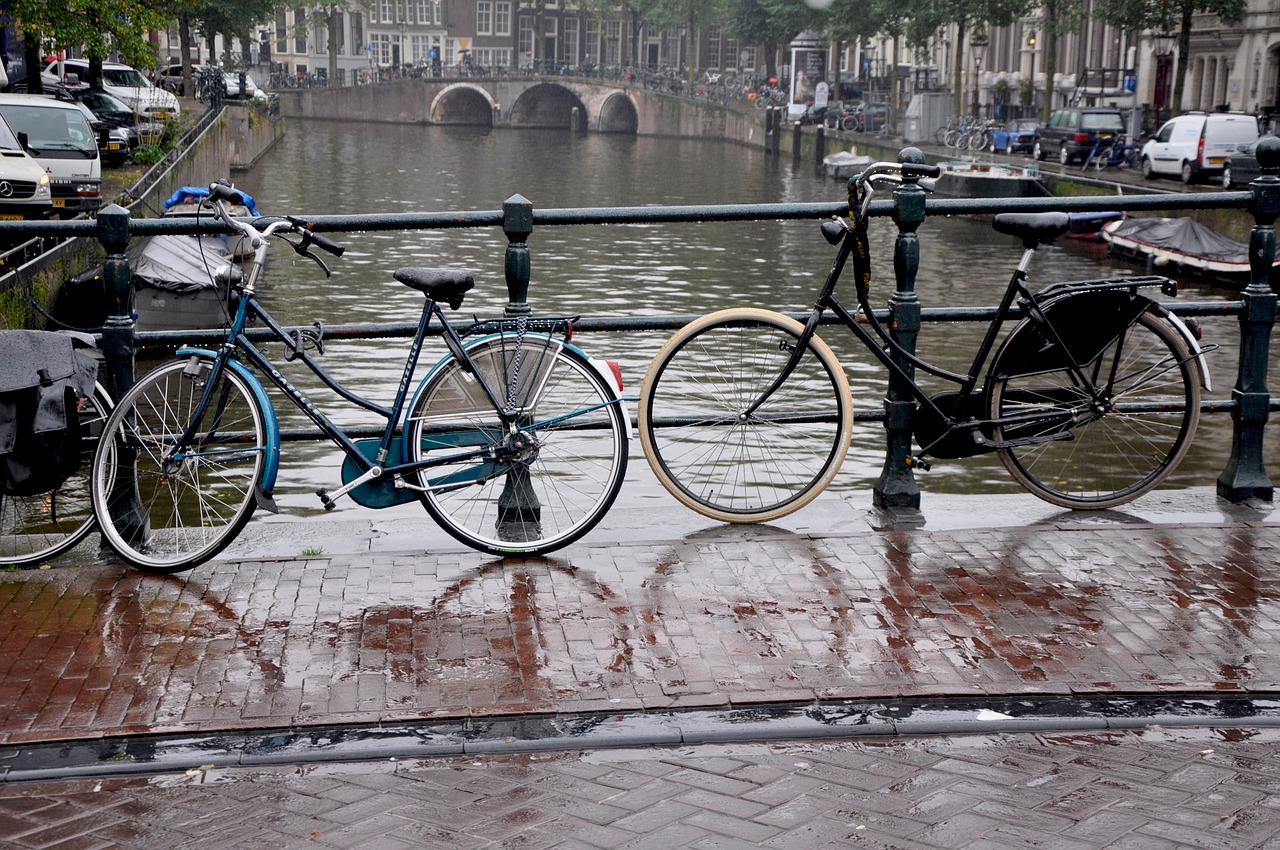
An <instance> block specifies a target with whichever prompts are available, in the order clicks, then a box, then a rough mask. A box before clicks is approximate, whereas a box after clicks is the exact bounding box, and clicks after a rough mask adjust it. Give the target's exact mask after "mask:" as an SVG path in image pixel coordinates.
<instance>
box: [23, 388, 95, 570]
mask: <svg viewBox="0 0 1280 850" xmlns="http://www.w3.org/2000/svg"><path fill="white" fill-rule="evenodd" d="M110 414H111V396H110V395H108V394H107V391H106V390H105V389H103V387H102V385H101V384H97V385H95V386H94V388H93V395H92V396H87V397H85V398H82V399H80V400H79V402H78V404H77V405H76V415H77V416H78V417H79V420H80V436H81V441H80V468H79V469H77V470H76V471H75V472H73V473H72V474H71V476H70V477H69V478H67V480H66V481H63V482H62V483H61V484H59V485H58V486H57V487H56V488H54V489H53V490H50V491H49V492H47V493H40V494H37V495H35V496H0V564H5V565H8V566H21V565H26V564H38V563H40V562H41V561H47V560H50V559H51V558H56V557H57V556H59V555H61V554H62V553H63V552H67V551H70V550H71V549H73V548H75V547H76V546H77V545H79V543H80V541H81V540H84V538H85V537H87V536H88V534H89V532H90V531H92V530H93V525H94V522H93V499H92V497H91V496H90V492H89V472H90V469H92V466H93V454H94V451H95V450H96V449H97V447H98V440H99V439H100V438H101V437H102V429H103V426H104V424H105V423H106V419H107V417H108V416H109V415H110Z"/></svg>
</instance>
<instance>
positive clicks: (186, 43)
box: [178, 10, 196, 97]
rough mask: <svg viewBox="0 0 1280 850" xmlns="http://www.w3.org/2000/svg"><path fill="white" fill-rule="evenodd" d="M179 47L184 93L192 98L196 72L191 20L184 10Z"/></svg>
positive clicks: (179, 22) (180, 21)
mask: <svg viewBox="0 0 1280 850" xmlns="http://www.w3.org/2000/svg"><path fill="white" fill-rule="evenodd" d="M178 46H179V48H180V49H181V50H182V93H183V94H184V95H185V96H187V97H190V96H191V94H192V92H194V91H195V82H196V79H195V72H194V71H192V70H191V18H190V17H189V16H188V15H187V13H186V11H185V10H183V12H182V13H181V14H179V15H178Z"/></svg>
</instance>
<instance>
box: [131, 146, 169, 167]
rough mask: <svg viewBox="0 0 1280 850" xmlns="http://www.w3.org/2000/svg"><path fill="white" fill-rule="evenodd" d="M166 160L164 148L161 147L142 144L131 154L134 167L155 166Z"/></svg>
mask: <svg viewBox="0 0 1280 850" xmlns="http://www.w3.org/2000/svg"><path fill="white" fill-rule="evenodd" d="M162 159H164V148H162V147H160V146H159V145H150V144H142V145H138V146H137V147H136V148H134V149H133V153H131V154H129V162H131V163H132V164H134V165H155V164H156V163H157V162H159V161H160V160H162Z"/></svg>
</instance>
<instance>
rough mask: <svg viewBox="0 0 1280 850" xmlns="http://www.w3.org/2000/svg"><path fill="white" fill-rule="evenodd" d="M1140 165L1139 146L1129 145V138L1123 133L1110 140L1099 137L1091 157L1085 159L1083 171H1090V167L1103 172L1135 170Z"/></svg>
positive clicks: (1081, 168) (1081, 167)
mask: <svg viewBox="0 0 1280 850" xmlns="http://www.w3.org/2000/svg"><path fill="white" fill-rule="evenodd" d="M1137 164H1138V145H1136V144H1129V141H1128V136H1126V135H1124V134H1123V133H1122V134H1120V135H1118V136H1113V137H1110V138H1103V137H1101V136H1099V137H1098V138H1097V139H1096V140H1095V141H1094V143H1093V148H1092V149H1091V150H1090V151H1089V155H1088V156H1086V157H1085V158H1084V164H1083V165H1081V166H1080V170H1081V171H1088V170H1089V166H1091V165H1092V166H1093V167H1094V169H1096V170H1098V171H1101V170H1103V169H1104V168H1107V167H1109V166H1110V167H1115V168H1133V167H1134V166H1135V165H1137Z"/></svg>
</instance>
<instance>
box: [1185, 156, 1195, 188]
mask: <svg viewBox="0 0 1280 850" xmlns="http://www.w3.org/2000/svg"><path fill="white" fill-rule="evenodd" d="M1195 179H1196V171H1195V168H1193V167H1192V165H1191V162H1190V161H1184V162H1183V163H1182V183H1183V185H1188V186H1189V185H1190V184H1191V183H1192V181H1194V180H1195Z"/></svg>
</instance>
